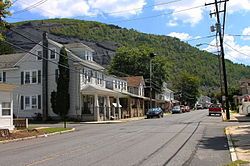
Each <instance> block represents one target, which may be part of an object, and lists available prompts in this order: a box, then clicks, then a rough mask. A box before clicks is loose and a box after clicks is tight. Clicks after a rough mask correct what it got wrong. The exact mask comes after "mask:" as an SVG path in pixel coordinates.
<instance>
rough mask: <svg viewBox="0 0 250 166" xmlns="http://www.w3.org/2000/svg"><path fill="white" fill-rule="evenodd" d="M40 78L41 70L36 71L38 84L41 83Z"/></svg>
mask: <svg viewBox="0 0 250 166" xmlns="http://www.w3.org/2000/svg"><path fill="white" fill-rule="evenodd" d="M41 78H42V72H41V70H38V84H40V83H41Z"/></svg>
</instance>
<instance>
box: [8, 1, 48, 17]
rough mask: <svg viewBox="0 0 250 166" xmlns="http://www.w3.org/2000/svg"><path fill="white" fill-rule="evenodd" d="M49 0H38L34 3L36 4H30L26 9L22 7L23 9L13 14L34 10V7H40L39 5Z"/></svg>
mask: <svg viewBox="0 0 250 166" xmlns="http://www.w3.org/2000/svg"><path fill="white" fill-rule="evenodd" d="M47 1H48V0H39V1H38V2H36V3H34V4H32V5H30V6H28V7H26V8H24V9H22V10H19V11H16V12H13V13H12V14H13V15H14V14H20V13H23V12H27V11H29V10H32V9H34V8H36V7H38V6H40V5H42V4H44V3H45V2H47Z"/></svg>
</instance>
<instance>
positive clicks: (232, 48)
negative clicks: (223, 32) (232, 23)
mask: <svg viewBox="0 0 250 166" xmlns="http://www.w3.org/2000/svg"><path fill="white" fill-rule="evenodd" d="M224 43H225V44H226V45H227V46H228V47H230V48H231V50H234V51H236V52H238V53H240V54H242V55H245V56H248V57H250V55H247V54H245V53H243V52H241V51H239V50H237V49H235V48H233V47H232V46H231V45H229V44H228V43H226V42H224Z"/></svg>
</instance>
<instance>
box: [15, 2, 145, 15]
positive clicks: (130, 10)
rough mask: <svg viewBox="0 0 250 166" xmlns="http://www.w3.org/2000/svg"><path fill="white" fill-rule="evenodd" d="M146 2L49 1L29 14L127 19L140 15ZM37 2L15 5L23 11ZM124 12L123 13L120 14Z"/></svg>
mask: <svg viewBox="0 0 250 166" xmlns="http://www.w3.org/2000/svg"><path fill="white" fill-rule="evenodd" d="M145 1H146V0H138V1H134V0H109V1H104V0H74V1H72V0H53V1H52V0H50V1H46V2H45V3H43V4H41V5H39V6H37V7H35V8H33V9H32V10H31V12H34V13H38V14H40V15H42V16H44V17H48V18H54V17H59V18H62V17H76V16H97V15H98V14H99V15H100V14H108V15H111V16H114V17H129V16H132V15H136V14H140V13H141V12H142V10H143V7H144V6H145V5H146V2H145ZM37 2H39V0H36V1H35V2H34V0H25V2H23V1H17V2H16V5H17V6H18V7H19V8H21V9H25V8H27V7H29V6H31V5H33V4H35V3H37ZM120 11H124V12H120Z"/></svg>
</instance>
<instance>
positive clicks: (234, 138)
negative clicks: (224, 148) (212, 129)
mask: <svg viewBox="0 0 250 166" xmlns="http://www.w3.org/2000/svg"><path fill="white" fill-rule="evenodd" d="M224 118H225V115H223V119H224ZM229 122H250V117H248V116H242V115H239V114H231V115H230V120H229ZM225 132H226V135H227V139H228V145H229V150H230V154H231V159H232V161H236V160H243V161H250V124H249V125H237V126H229V127H226V129H225ZM247 165H250V164H247Z"/></svg>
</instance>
